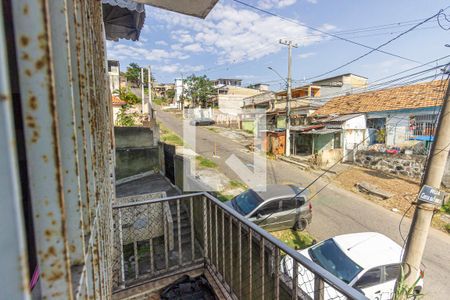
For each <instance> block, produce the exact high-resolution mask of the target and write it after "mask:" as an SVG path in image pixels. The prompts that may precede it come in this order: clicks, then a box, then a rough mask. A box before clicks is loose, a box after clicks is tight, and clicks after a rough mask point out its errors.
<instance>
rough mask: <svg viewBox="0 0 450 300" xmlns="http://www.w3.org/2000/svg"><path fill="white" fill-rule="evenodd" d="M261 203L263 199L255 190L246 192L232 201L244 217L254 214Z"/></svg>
mask: <svg viewBox="0 0 450 300" xmlns="http://www.w3.org/2000/svg"><path fill="white" fill-rule="evenodd" d="M261 202H262V200H261V198H260V197H259V196H258V195H257V194H256V193H255V192H254V191H253V190H248V191H245V192H243V193H242V194H239V195H237V196H236V197H235V198H234V199H233V200H232V204H233V206H234V207H235V208H236V210H237V211H238V212H240V213H241V214H242V215H247V214H249V213H250V212H252V211H253V210H254V209H255V208H256V207H257V206H258V205H259V204H261Z"/></svg>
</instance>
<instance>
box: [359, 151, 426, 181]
mask: <svg viewBox="0 0 450 300" xmlns="http://www.w3.org/2000/svg"><path fill="white" fill-rule="evenodd" d="M425 161H426V156H425V155H405V154H386V153H379V152H371V151H358V152H357V153H356V157H355V164H357V165H359V166H362V167H366V168H369V169H374V170H380V171H383V172H386V173H390V174H395V175H403V176H407V177H411V178H420V177H421V176H422V173H423V169H424V166H425Z"/></svg>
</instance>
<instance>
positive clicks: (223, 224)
mask: <svg viewBox="0 0 450 300" xmlns="http://www.w3.org/2000/svg"><path fill="white" fill-rule="evenodd" d="M221 211H222V236H221V241H222V280H223V281H224V282H225V280H226V279H225V211H224V210H223V209H221Z"/></svg>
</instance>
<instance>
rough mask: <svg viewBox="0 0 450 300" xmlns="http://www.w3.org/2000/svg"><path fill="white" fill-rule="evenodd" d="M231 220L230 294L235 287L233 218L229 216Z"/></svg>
mask: <svg viewBox="0 0 450 300" xmlns="http://www.w3.org/2000/svg"><path fill="white" fill-rule="evenodd" d="M228 217H229V220H230V284H229V285H230V292H231V291H232V288H233V287H234V285H233V217H232V216H231V215H229V216H228Z"/></svg>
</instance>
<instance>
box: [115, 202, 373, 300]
mask: <svg viewBox="0 0 450 300" xmlns="http://www.w3.org/2000/svg"><path fill="white" fill-rule="evenodd" d="M113 216H114V237H115V242H114V257H113V260H114V261H113V273H114V277H113V287H114V289H115V290H116V291H119V290H121V289H124V288H128V287H132V286H135V285H138V284H141V283H143V282H145V281H149V280H153V281H155V280H158V278H163V277H164V276H166V275H167V274H169V273H170V274H174V273H179V274H181V273H183V272H185V271H186V270H191V269H192V268H193V267H198V268H199V269H203V270H204V272H209V274H210V275H211V277H212V278H214V279H215V281H216V282H217V283H219V284H220V286H222V287H223V292H224V293H225V294H227V295H228V296H231V297H232V298H234V299H324V298H326V299H341V298H342V299H344V298H349V299H366V298H365V297H364V296H363V295H362V294H360V293H359V292H358V291H356V290H355V289H353V288H352V287H350V286H348V285H346V284H345V283H344V282H342V281H341V280H339V279H337V278H336V277H334V276H333V275H332V274H330V273H329V272H327V271H326V270H324V269H323V268H321V267H320V266H319V265H317V264H315V263H313V262H312V261H311V260H309V259H307V258H306V257H304V256H302V255H301V254H299V253H298V252H296V251H295V250H293V249H291V248H289V247H288V246H286V245H285V244H283V243H282V242H280V241H279V240H277V239H276V238H274V237H273V236H272V235H270V234H269V233H267V232H266V231H264V230H262V229H261V228H259V227H257V226H256V225H255V224H253V223H251V222H249V221H247V220H246V219H244V218H243V217H242V216H241V215H239V214H237V213H236V212H234V211H233V210H232V209H231V208H229V207H228V206H226V205H224V204H223V203H221V202H220V201H219V200H217V199H216V198H214V197H212V196H211V195H209V194H206V193H197V194H190V195H183V196H176V197H167V198H162V199H150V200H144V201H141V202H134V203H128V204H119V205H116V206H114V208H113Z"/></svg>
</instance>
